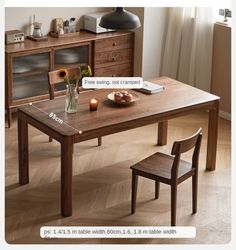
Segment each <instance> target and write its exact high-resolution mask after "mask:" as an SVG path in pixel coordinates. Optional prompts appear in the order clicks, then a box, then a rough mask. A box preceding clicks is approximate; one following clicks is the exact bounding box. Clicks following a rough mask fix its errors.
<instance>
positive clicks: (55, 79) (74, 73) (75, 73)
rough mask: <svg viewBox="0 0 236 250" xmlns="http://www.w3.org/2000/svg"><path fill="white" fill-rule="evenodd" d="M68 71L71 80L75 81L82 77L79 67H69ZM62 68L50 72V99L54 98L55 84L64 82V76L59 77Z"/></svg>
mask: <svg viewBox="0 0 236 250" xmlns="http://www.w3.org/2000/svg"><path fill="white" fill-rule="evenodd" d="M67 71H68V78H69V80H70V81H75V80H76V79H79V78H80V77H81V69H80V67H78V68H71V69H67ZM59 72H60V70H55V71H50V72H49V73H48V78H49V79H48V83H49V95H50V99H54V96H55V95H54V92H55V87H54V86H55V85H56V84H59V83H62V82H64V80H63V78H61V77H59V75H58V73H59Z"/></svg>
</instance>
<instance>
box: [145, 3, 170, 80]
mask: <svg viewBox="0 0 236 250" xmlns="http://www.w3.org/2000/svg"><path fill="white" fill-rule="evenodd" d="M167 14H168V8H161V7H160V8H159V7H150V8H144V28H143V55H142V58H143V62H142V65H143V67H142V77H143V78H144V79H145V80H147V79H151V78H154V77H156V76H160V70H161V63H162V56H163V54H162V53H163V43H164V41H165V36H166V25H167Z"/></svg>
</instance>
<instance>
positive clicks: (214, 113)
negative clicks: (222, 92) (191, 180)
mask: <svg viewBox="0 0 236 250" xmlns="http://www.w3.org/2000/svg"><path fill="white" fill-rule="evenodd" d="M218 121H219V101H217V102H215V105H214V108H213V109H210V110H209V120H208V140H207V158H206V169H207V170H210V171H213V170H215V168H216V149H217V136H218Z"/></svg>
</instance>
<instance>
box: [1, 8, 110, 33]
mask: <svg viewBox="0 0 236 250" xmlns="http://www.w3.org/2000/svg"><path fill="white" fill-rule="evenodd" d="M109 10H111V8H102V7H99V8H96V7H86V8H78V7H76V8H73V7H68V8H64V7H63V8H62V7H55V8H54V7H52V8H51V7H45V8H40V7H35V8H32V7H27V8H25V7H11V8H10V7H8V8H5V28H6V30H12V29H19V30H23V31H24V32H25V34H26V35H29V32H30V28H29V24H30V20H31V17H32V16H33V15H36V21H38V22H42V23H43V25H42V31H43V34H44V35H46V34H47V33H48V32H49V31H51V30H52V28H51V24H52V19H54V18H57V17H61V18H62V19H63V20H67V19H69V18H71V17H75V18H77V19H78V21H79V22H78V26H77V28H78V29H80V28H83V18H82V16H83V15H84V14H88V13H95V12H103V11H109Z"/></svg>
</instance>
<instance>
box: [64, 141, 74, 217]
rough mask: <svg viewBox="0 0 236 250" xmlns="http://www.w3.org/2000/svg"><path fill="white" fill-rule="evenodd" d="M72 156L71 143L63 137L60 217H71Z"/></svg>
mask: <svg viewBox="0 0 236 250" xmlns="http://www.w3.org/2000/svg"><path fill="white" fill-rule="evenodd" d="M72 156H73V141H72V138H71V137H65V138H64V139H63V141H62V142H61V215H62V216H65V217H67V216H71V215H72Z"/></svg>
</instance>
